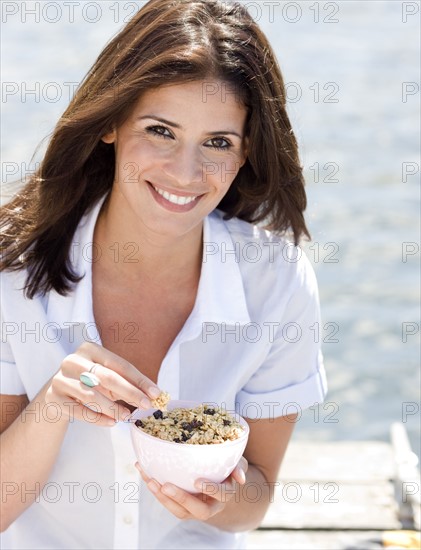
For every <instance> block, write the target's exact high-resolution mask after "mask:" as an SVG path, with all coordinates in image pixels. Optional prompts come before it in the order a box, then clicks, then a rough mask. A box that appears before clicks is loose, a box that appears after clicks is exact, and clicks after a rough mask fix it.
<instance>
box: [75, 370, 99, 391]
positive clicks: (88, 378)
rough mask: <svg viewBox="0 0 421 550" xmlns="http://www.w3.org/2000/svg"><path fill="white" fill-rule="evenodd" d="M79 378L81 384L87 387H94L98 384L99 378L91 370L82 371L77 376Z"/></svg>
mask: <svg viewBox="0 0 421 550" xmlns="http://www.w3.org/2000/svg"><path fill="white" fill-rule="evenodd" d="M79 380H80V381H81V382H82V384H85V386H88V388H95V386H99V379H98V377H97V376H95V374H94V373H93V372H87V371H86V372H82V374H81V375H80V376H79Z"/></svg>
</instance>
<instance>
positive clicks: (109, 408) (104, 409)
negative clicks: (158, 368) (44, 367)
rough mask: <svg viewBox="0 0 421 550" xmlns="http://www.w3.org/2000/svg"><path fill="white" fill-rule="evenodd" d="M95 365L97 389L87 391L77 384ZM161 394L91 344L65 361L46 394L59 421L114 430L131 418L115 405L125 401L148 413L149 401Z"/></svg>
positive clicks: (117, 359)
mask: <svg viewBox="0 0 421 550" xmlns="http://www.w3.org/2000/svg"><path fill="white" fill-rule="evenodd" d="M94 364H95V369H94V371H95V376H96V377H97V378H98V380H99V386H95V387H93V388H90V387H88V386H86V385H85V384H83V383H82V382H81V381H80V380H79V376H80V375H81V374H82V372H86V371H89V370H90V369H91V367H92V366H93V365H94ZM160 393H161V390H160V389H159V388H158V386H157V385H156V384H154V383H153V382H152V381H151V380H150V379H149V378H147V377H146V376H144V375H143V374H142V373H141V372H139V371H138V370H137V369H136V368H135V367H134V366H133V365H132V364H131V363H129V362H128V361H126V360H125V359H122V358H121V357H119V356H118V355H116V354H115V353H112V352H111V351H109V350H106V349H105V348H103V347H102V346H99V345H98V344H95V343H93V342H85V343H83V344H82V345H81V346H80V347H79V348H78V349H77V350H76V351H75V352H74V353H72V354H70V355H68V356H67V357H65V358H64V360H63V362H62V363H61V365H60V369H59V370H58V371H57V372H56V374H55V375H54V376H53V377H52V378H51V380H50V383H49V386H48V387H47V389H46V392H45V401H46V403H47V404H48V403H54V404H55V406H59V407H60V408H61V411H62V415H63V416H62V417H66V416H67V417H68V418H69V420H70V421H73V419H75V418H76V419H77V420H84V421H86V422H91V423H94V424H96V425H98V426H114V425H115V423H116V422H118V421H119V420H120V421H124V420H126V419H127V417H128V416H129V415H130V414H131V411H130V409H128V408H127V407H125V406H124V405H122V404H121V403H117V401H124V402H126V403H127V404H129V405H131V406H132V407H135V408H143V409H149V408H151V407H152V404H151V402H150V399H155V398H156V397H158V396H159V395H160Z"/></svg>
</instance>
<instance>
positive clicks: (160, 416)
mask: <svg viewBox="0 0 421 550" xmlns="http://www.w3.org/2000/svg"><path fill="white" fill-rule="evenodd" d="M153 416H154V418H155V419H156V420H158V419H159V418H163V417H164V415H163V414H162V411H160V410H159V409H158V410H157V411H155V412H154V413H153Z"/></svg>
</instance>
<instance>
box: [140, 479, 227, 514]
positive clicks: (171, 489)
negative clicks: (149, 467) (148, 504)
mask: <svg viewBox="0 0 421 550" xmlns="http://www.w3.org/2000/svg"><path fill="white" fill-rule="evenodd" d="M149 485H151V483H149V484H148V487H149ZM151 490H152V489H151ZM155 495H156V497H157V498H158V497H159V500H160V502H162V503H163V504H164V505H165V506H166V507H167V508H168V509H169V510H170V511H172V512H173V513H176V511H178V510H180V508H181V509H182V510H183V512H182V513H183V517H184V518H185V517H186V515H185V514H186V513H187V517H193V518H195V519H198V520H201V521H206V520H207V519H209V518H210V517H212V516H214V515H215V514H217V513H218V512H220V511H221V510H222V509H223V508H224V507H225V504H223V503H222V502H219V501H218V500H215V499H213V498H211V499H207V498H203V496H204V495H193V494H191V493H188V492H187V491H184V490H183V489H180V487H177V486H176V485H173V484H171V483H164V485H162V487H161V489H160V491H159V492H157V493H155ZM161 498H162V499H161ZM177 517H179V516H177Z"/></svg>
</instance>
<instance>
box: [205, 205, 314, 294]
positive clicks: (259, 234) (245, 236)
mask: <svg viewBox="0 0 421 550" xmlns="http://www.w3.org/2000/svg"><path fill="white" fill-rule="evenodd" d="M212 216H213V218H214V219H215V220H216V222H217V223H218V224H221V225H223V226H224V227H225V229H226V231H227V234H228V235H229V237H230V240H231V242H232V246H233V248H232V250H233V251H235V255H236V261H237V262H238V265H239V266H240V269H241V270H242V271H243V272H245V273H247V274H248V276H251V277H253V276H258V275H259V274H262V273H263V272H264V273H267V274H269V273H270V272H274V273H277V274H278V276H279V275H281V274H282V277H283V280H284V282H286V280H287V279H288V280H291V282H293V283H294V284H295V285H303V284H306V283H311V282H312V281H313V282H314V281H315V275H314V270H313V267H312V265H311V263H310V261H309V260H308V258H307V256H306V254H305V252H304V250H303V248H302V247H300V246H299V245H298V246H296V245H295V244H294V243H293V242H292V241H290V240H289V239H287V238H286V237H284V236H282V235H279V234H277V233H274V232H272V231H269V230H267V229H264V228H263V227H260V226H258V225H255V224H252V223H249V222H246V221H244V220H240V219H238V218H231V219H230V220H224V219H223V216H224V214H223V212H220V211H218V210H216V211H215V212H214V213H212ZM228 246H229V245H228V244H226V246H225V250H224V249H223V248H222V250H221V258H222V260H224V252H225V256H227V254H229V253H231V250H229V248H228Z"/></svg>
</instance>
